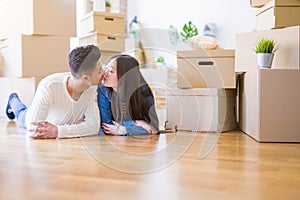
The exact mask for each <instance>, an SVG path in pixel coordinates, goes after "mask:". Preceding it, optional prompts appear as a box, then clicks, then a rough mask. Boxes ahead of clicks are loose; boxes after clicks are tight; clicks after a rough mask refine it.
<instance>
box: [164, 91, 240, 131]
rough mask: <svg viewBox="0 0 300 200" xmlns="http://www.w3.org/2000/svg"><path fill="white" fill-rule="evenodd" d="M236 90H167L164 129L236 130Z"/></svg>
mask: <svg viewBox="0 0 300 200" xmlns="http://www.w3.org/2000/svg"><path fill="white" fill-rule="evenodd" d="M236 120H237V119H236V89H217V88H194V89H179V88H171V89H170V90H168V93H167V128H170V129H174V128H175V129H177V130H187V131H199V132H224V131H229V130H235V129H236V128H237V121H236Z"/></svg>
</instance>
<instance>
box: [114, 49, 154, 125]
mask: <svg viewBox="0 0 300 200" xmlns="http://www.w3.org/2000/svg"><path fill="white" fill-rule="evenodd" d="M112 59H116V63H117V69H116V70H117V77H118V99H119V103H121V104H123V105H120V106H121V108H120V109H124V104H125V105H126V108H128V112H129V114H130V117H131V119H133V120H145V121H146V122H147V123H150V122H151V116H149V109H150V108H149V107H150V106H153V105H149V103H148V102H149V101H147V99H148V98H151V99H152V101H151V102H153V103H154V97H153V93H152V91H151V89H150V87H149V85H148V84H147V82H146V81H145V79H144V77H143V75H142V74H141V72H140V69H139V63H138V61H137V60H136V59H135V58H134V57H131V56H129V55H123V54H121V55H115V56H113V57H111V58H110V59H109V60H112ZM126 108H125V109H126ZM123 111H124V110H123ZM123 120H128V119H123Z"/></svg>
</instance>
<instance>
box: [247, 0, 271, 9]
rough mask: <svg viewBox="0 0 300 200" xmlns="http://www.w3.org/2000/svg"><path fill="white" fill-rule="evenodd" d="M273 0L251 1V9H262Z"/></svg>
mask: <svg viewBox="0 0 300 200" xmlns="http://www.w3.org/2000/svg"><path fill="white" fill-rule="evenodd" d="M269 1H271V0H250V5H251V7H254V8H260V7H262V6H264V5H265V4H266V3H268V2H269Z"/></svg>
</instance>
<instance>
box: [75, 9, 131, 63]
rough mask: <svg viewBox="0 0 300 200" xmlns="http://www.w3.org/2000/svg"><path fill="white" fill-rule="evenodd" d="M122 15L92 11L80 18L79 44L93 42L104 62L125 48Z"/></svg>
mask: <svg viewBox="0 0 300 200" xmlns="http://www.w3.org/2000/svg"><path fill="white" fill-rule="evenodd" d="M124 23H125V22H124V15H122V14H116V13H109V12H97V11H92V12H89V13H87V14H86V15H85V16H84V17H83V18H82V19H81V20H80V36H79V45H86V44H95V45H98V46H99V48H100V50H101V55H102V56H101V58H102V60H103V62H104V63H107V60H108V58H109V57H110V56H112V55H115V54H120V53H122V52H123V51H124V50H125V24H124Z"/></svg>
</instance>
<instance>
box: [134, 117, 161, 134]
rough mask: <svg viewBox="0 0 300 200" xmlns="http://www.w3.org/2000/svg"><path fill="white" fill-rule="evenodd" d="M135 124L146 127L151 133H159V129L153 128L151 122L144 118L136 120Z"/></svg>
mask: <svg viewBox="0 0 300 200" xmlns="http://www.w3.org/2000/svg"><path fill="white" fill-rule="evenodd" d="M134 125H136V126H141V127H142V128H143V129H145V130H146V131H147V132H148V133H149V134H152V135H153V134H157V130H156V129H155V128H153V127H152V126H151V125H150V124H148V123H147V122H146V121H144V120H135V122H134Z"/></svg>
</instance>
